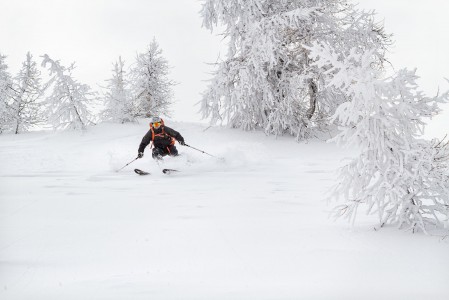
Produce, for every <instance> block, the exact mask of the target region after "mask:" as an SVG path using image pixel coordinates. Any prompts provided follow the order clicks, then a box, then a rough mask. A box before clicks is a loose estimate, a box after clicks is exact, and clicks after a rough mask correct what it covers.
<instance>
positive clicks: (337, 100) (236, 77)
mask: <svg viewBox="0 0 449 300" xmlns="http://www.w3.org/2000/svg"><path fill="white" fill-rule="evenodd" d="M201 15H202V17H203V25H204V26H205V27H206V28H208V29H211V30H213V29H214V28H215V27H217V26H220V25H222V26H224V35H225V37H226V38H227V40H228V42H229V47H228V48H229V50H228V54H227V58H226V60H225V61H223V62H220V63H218V68H217V70H216V73H215V76H214V78H213V79H212V80H211V84H210V86H209V88H208V89H207V91H206V92H205V94H204V96H203V100H202V107H201V111H202V113H203V117H204V118H210V120H211V123H217V122H223V123H227V124H228V125H229V126H231V127H239V128H242V129H245V130H250V129H255V128H263V129H264V130H265V132H266V133H269V134H275V135H279V134H284V133H289V134H292V135H295V136H296V137H297V138H299V139H300V138H303V137H307V136H308V135H310V134H313V130H314V129H316V128H319V127H320V126H323V125H327V118H328V116H330V115H332V114H333V113H334V111H335V108H336V107H337V106H338V105H339V104H341V103H343V102H344V101H346V95H345V94H344V93H343V92H342V91H341V90H340V89H338V88H335V87H329V86H328V81H329V76H328V74H327V72H326V71H327V70H326V69H325V68H320V67H318V65H316V64H313V60H312V59H311V57H310V55H309V50H308V47H310V46H311V45H312V44H313V43H319V44H327V45H330V46H332V48H333V49H334V50H335V51H336V52H337V53H341V54H344V53H347V52H349V51H350V50H351V49H352V48H358V49H359V50H360V51H368V50H370V49H375V53H373V55H374V56H375V57H376V58H377V60H376V63H377V64H378V65H381V64H382V63H383V60H384V51H385V47H386V46H387V45H388V43H389V38H388V36H386V35H385V34H384V33H383V32H382V29H381V27H379V26H377V25H376V24H374V18H373V13H366V12H363V11H358V10H356V9H355V8H354V6H353V5H350V4H349V3H348V2H347V1H346V0H313V1H311V0H274V1H273V0H248V1H239V0H207V1H206V2H205V3H204V4H203V8H202V11H201ZM317 59H319V58H317Z"/></svg>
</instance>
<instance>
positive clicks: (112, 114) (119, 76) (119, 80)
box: [103, 57, 137, 123]
mask: <svg viewBox="0 0 449 300" xmlns="http://www.w3.org/2000/svg"><path fill="white" fill-rule="evenodd" d="M123 68H124V62H123V61H122V58H121V57H119V60H118V61H117V62H116V63H115V64H114V69H113V70H112V72H113V73H112V78H111V79H109V80H108V86H107V89H108V91H107V92H106V95H105V106H106V109H105V110H104V111H103V118H104V119H106V120H110V121H112V122H118V123H126V122H134V121H135V118H136V116H137V112H136V107H135V105H134V102H133V98H132V95H131V91H130V89H129V82H128V80H127V78H126V72H125V70H124V69H123Z"/></svg>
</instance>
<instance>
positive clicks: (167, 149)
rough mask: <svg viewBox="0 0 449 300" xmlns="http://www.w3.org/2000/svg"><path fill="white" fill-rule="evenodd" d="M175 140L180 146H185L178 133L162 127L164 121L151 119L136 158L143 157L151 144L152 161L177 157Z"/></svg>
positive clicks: (157, 118)
mask: <svg viewBox="0 0 449 300" xmlns="http://www.w3.org/2000/svg"><path fill="white" fill-rule="evenodd" d="M175 140H176V141H178V143H180V144H181V145H185V143H184V138H183V137H182V136H181V134H180V133H179V132H177V131H176V130H173V129H171V128H170V127H167V126H165V125H164V120H162V119H161V118H159V117H153V118H152V120H151V122H150V130H149V131H148V132H147V133H146V134H145V136H144V137H143V139H142V142H141V143H140V146H139V150H138V155H137V158H142V157H143V152H144V150H145V148H146V146H148V144H150V143H151V142H153V146H154V148H153V153H152V156H153V158H154V159H162V157H163V156H166V155H170V156H177V155H178V150H177V149H176V147H175Z"/></svg>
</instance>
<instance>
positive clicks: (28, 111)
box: [10, 52, 45, 134]
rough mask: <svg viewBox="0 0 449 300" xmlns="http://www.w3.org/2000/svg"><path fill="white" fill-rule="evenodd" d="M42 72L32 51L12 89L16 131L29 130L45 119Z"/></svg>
mask: <svg viewBox="0 0 449 300" xmlns="http://www.w3.org/2000/svg"><path fill="white" fill-rule="evenodd" d="M41 81H42V79H41V72H40V71H39V70H38V68H37V64H36V62H35V61H34V60H33V56H32V55H31V53H30V52H28V53H27V55H26V60H25V61H24V62H23V64H22V68H21V69H20V71H19V73H18V74H17V76H16V77H14V78H13V84H12V87H11V89H10V96H11V99H12V103H11V109H12V117H13V119H14V132H15V133H16V134H18V133H19V132H21V131H27V130H28V129H30V128H32V127H33V126H36V125H40V124H42V123H43V121H44V119H45V118H44V116H43V112H42V103H40V100H41V99H42V96H43V91H44V89H43V87H42V85H41Z"/></svg>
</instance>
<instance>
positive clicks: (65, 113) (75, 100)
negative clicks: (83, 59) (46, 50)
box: [42, 54, 96, 130]
mask: <svg viewBox="0 0 449 300" xmlns="http://www.w3.org/2000/svg"><path fill="white" fill-rule="evenodd" d="M47 64H48V65H50V67H49V71H50V76H52V78H51V79H50V83H51V85H52V87H53V89H52V93H51V94H50V95H49V96H48V98H47V101H46V102H47V112H48V113H47V115H48V120H49V123H50V124H51V125H52V126H53V127H54V128H55V129H58V128H62V129H66V128H70V129H82V130H84V129H86V126H87V125H89V124H93V119H94V118H93V115H92V113H91V112H90V111H89V104H91V103H93V101H94V100H95V97H96V93H95V92H92V91H91V88H90V87H89V86H88V85H87V84H81V83H79V82H78V81H76V80H75V79H74V78H73V77H72V71H73V69H74V68H75V66H74V64H72V65H71V66H70V67H68V68H66V67H64V66H62V65H61V64H60V63H59V60H56V61H55V60H53V59H51V58H50V57H49V56H48V55H47V54H45V55H44V56H43V61H42V66H43V67H44V68H45V67H46V66H47Z"/></svg>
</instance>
